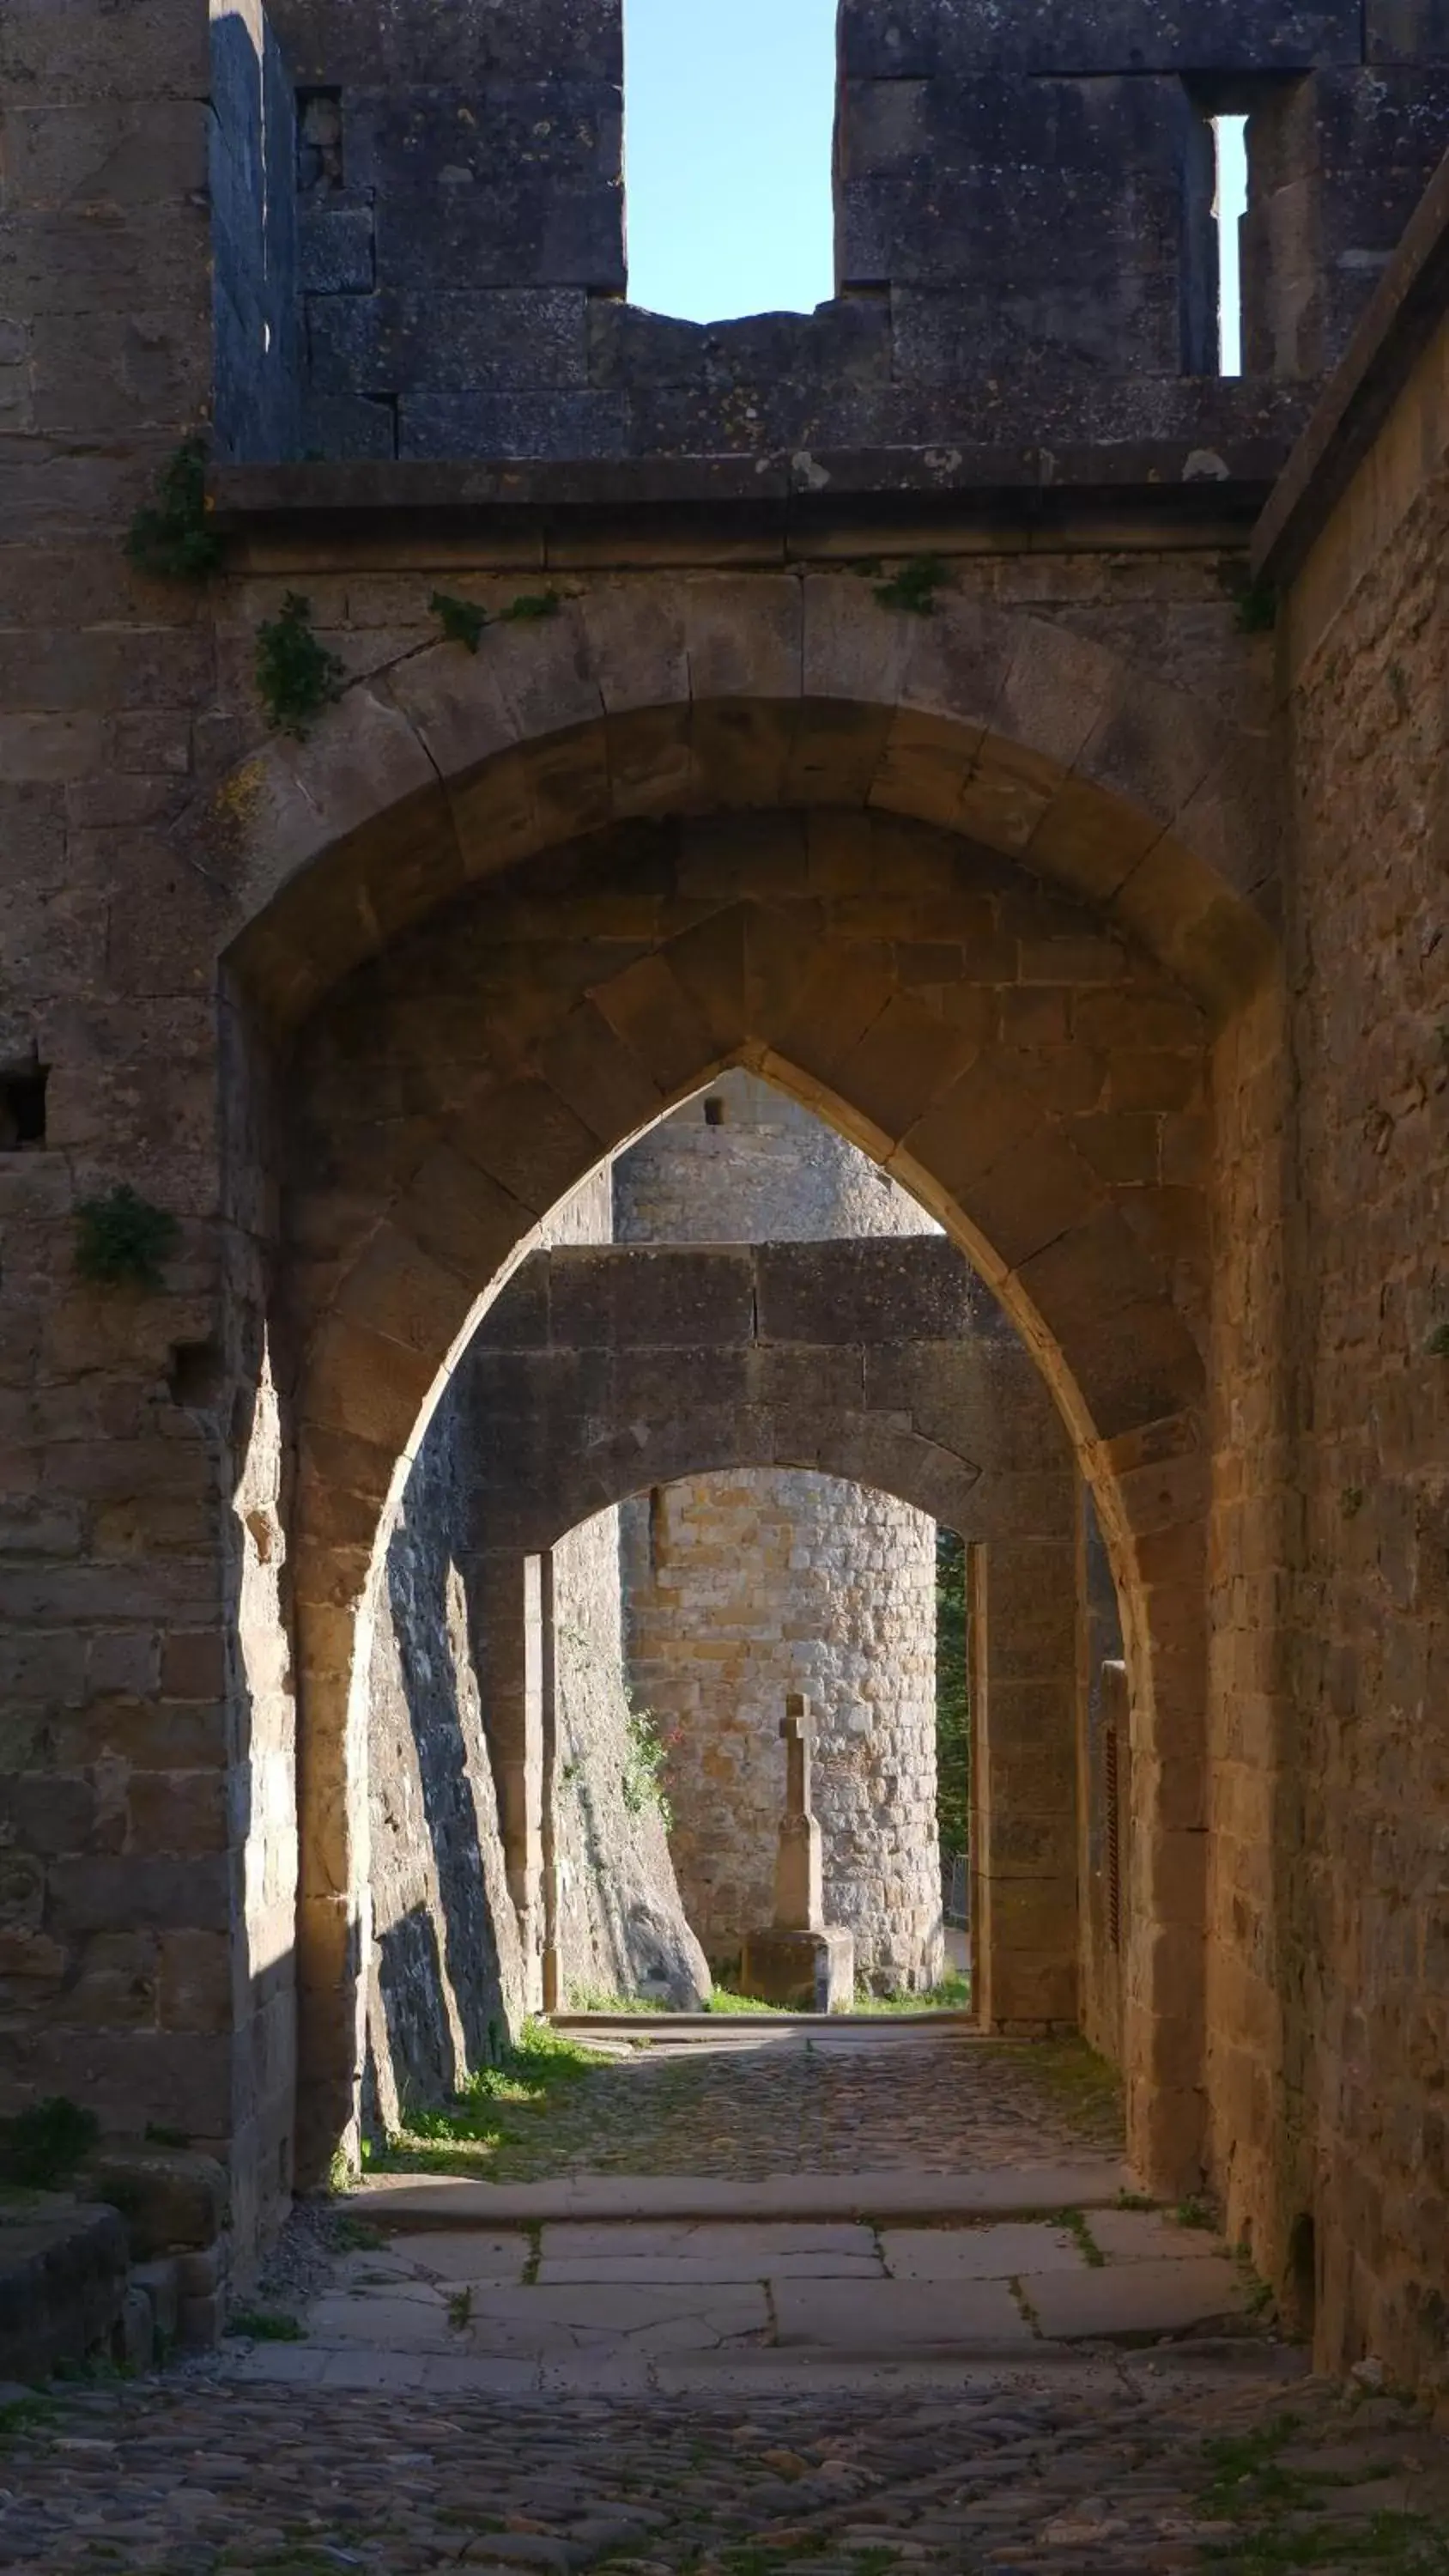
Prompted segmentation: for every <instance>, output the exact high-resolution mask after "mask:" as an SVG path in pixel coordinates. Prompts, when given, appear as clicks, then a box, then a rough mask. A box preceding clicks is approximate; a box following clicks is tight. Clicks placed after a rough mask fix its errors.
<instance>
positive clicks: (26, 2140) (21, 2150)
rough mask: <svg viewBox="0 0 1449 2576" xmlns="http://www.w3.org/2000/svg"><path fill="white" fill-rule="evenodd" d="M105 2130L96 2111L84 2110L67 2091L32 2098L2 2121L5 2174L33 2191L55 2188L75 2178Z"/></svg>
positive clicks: (1, 2172) (0, 2162) (0, 2163)
mask: <svg viewBox="0 0 1449 2576" xmlns="http://www.w3.org/2000/svg"><path fill="white" fill-rule="evenodd" d="M100 2133H101V2125H100V2122H99V2120H98V2119H97V2118H96V2115H95V2113H94V2111H83V2110H82V2109H81V2107H80V2104H79V2103H78V2102H71V2101H68V2100H67V2098H66V2096H65V2095H64V2094H63V2093H57V2094H54V2095H52V2096H51V2098H50V2100H49V2101H46V2102H32V2103H30V2104H29V2106H28V2107H27V2108H26V2109H25V2110H24V2111H19V2112H17V2113H16V2115H15V2118H14V2119H13V2120H6V2121H4V2122H3V2123H0V2176H3V2178H4V2180H5V2181H6V2182H16V2183H20V2184H22V2185H23V2186H24V2187H25V2188H26V2189H27V2190H30V2191H54V2190H56V2189H57V2188H58V2186H59V2185H60V2184H62V2183H67V2182H69V2181H70V2179H71V2177H72V2175H73V2174H74V2172H75V2169H76V2167H77V2165H78V2164H79V2163H80V2161H81V2158H82V2156H85V2155H88V2154H89V2153H90V2150H91V2148H92V2147H93V2146H94V2145H95V2143H96V2140H97V2138H98V2137H99V2136H100Z"/></svg>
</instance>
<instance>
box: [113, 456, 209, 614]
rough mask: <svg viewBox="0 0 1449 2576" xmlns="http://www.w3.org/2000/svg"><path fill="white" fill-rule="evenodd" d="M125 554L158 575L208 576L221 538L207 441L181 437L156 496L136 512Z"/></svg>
mask: <svg viewBox="0 0 1449 2576" xmlns="http://www.w3.org/2000/svg"><path fill="white" fill-rule="evenodd" d="M126 557H127V561H128V562H130V563H133V564H134V565H135V567H136V570H137V571H138V572H146V573H151V574H152V575H153V576H154V577H155V578H156V579H158V580H160V581H205V579H206V577H207V575H208V573H212V572H215V570H216V567H217V565H218V564H219V563H220V561H221V539H220V537H219V536H218V535H217V533H216V530H215V529H214V528H213V527H212V525H211V522H210V519H209V517H208V515H207V500H206V441H205V440H204V439H203V438H202V437H201V436H200V435H199V434H198V435H193V436H192V437H190V438H185V439H183V440H182V442H181V445H180V446H179V447H178V448H177V450H176V452H175V454H174V456H172V457H170V458H169V459H168V461H167V463H166V464H165V465H163V467H162V469H161V472H160V475H159V476H158V478H157V483H156V498H155V500H154V501H147V502H145V503H144V504H143V505H142V507H141V508H140V509H139V510H138V511H137V512H136V515H135V517H134V519H133V520H132V521H131V524H130V527H129V528H128V530H127V532H126Z"/></svg>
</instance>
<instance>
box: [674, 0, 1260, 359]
mask: <svg viewBox="0 0 1449 2576" xmlns="http://www.w3.org/2000/svg"><path fill="white" fill-rule="evenodd" d="M835 16H836V0H625V29H626V36H627V44H628V56H627V64H626V74H625V77H626V89H625V105H626V131H627V137H628V174H629V293H630V297H631V299H632V301H633V302H634V303H635V304H644V305H647V306H648V307H649V308H650V309H651V311H653V312H655V313H673V314H678V315H680V316H681V317H682V318H683V319H684V320H686V321H691V322H725V321H728V320H729V319H730V318H731V317H732V316H733V315H735V314H739V313H768V312H775V311H784V312H800V313H808V312H810V311H811V310H812V309H813V308H814V306H815V305H817V304H820V303H823V302H824V301H825V299H826V297H827V296H829V295H830V294H832V293H833V291H834V281H833V273H832V272H833V264H834V253H833V216H832V209H831V191H830V147H831V129H832V125H833V122H834V113H835ZM1226 126H1227V130H1226V131H1225V132H1223V134H1222V140H1223V143H1224V146H1225V158H1224V165H1223V179H1224V183H1225V194H1226V201H1227V204H1228V206H1229V210H1230V212H1232V213H1234V214H1236V213H1237V212H1238V211H1240V210H1241V205H1242V192H1243V189H1244V187H1245V184H1246V169H1245V165H1244V158H1243V150H1242V126H1241V121H1240V120H1238V119H1229V120H1227V121H1226ZM1224 250H1225V253H1226V254H1227V256H1225V258H1224V263H1223V267H1224V289H1225V311H1224V335H1223V336H1224V359H1225V364H1226V366H1227V368H1228V371H1229V372H1234V373H1235V372H1236V365H1235V359H1236V349H1237V330H1236V314H1237V269H1236V237H1235V232H1234V231H1233V230H1232V229H1231V228H1230V231H1229V235H1228V237H1227V239H1226V240H1225V243H1224Z"/></svg>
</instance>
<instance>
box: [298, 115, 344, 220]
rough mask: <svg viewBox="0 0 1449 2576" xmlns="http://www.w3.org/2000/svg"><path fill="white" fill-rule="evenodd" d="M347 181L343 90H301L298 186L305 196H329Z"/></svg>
mask: <svg viewBox="0 0 1449 2576" xmlns="http://www.w3.org/2000/svg"><path fill="white" fill-rule="evenodd" d="M344 184H345V173H344V170H343V166H342V92H341V90H340V89H299V90H298V92H297V186H298V189H299V191H300V192H301V194H302V195H303V196H304V197H325V196H329V195H330V194H331V192H332V190H333V189H334V188H340V187H342V186H343V185H344Z"/></svg>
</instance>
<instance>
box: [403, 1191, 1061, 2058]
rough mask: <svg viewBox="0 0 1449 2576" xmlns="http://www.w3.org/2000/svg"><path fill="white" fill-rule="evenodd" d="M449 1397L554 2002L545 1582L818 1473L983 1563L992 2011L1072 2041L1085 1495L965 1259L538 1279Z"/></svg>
mask: <svg viewBox="0 0 1449 2576" xmlns="http://www.w3.org/2000/svg"><path fill="white" fill-rule="evenodd" d="M846 1389H849V1390H850V1392H849V1394H848V1395H847V1393H846V1392H845V1391H844V1390H846ZM452 1392H453V1396H454V1399H455V1402H456V1403H457V1405H458V1406H459V1408H460V1409H459V1411H458V1412H456V1413H455V1414H454V1417H453V1442H454V1447H453V1456H454V1459H455V1462H456V1463H455V1466H454V1474H455V1476H456V1478H457V1485H456V1489H455V1490H456V1509H457V1511H458V1516H459V1526H458V1531H457V1535H456V1536H455V1538H454V1542H453V1544H454V1548H455V1551H456V1553H457V1555H458V1558H459V1561H460V1562H461V1564H462V1566H463V1569H464V1578H463V1579H464V1586H465V1589H466V1591H467V1593H468V1595H469V1597H470V1599H471V1600H472V1602H473V1603H474V1604H475V1605H476V1608H475V1615H474V1617H473V1618H472V1619H471V1620H470V1628H471V1630H472V1651H473V1654H474V1656H475V1658H476V1660H477V1664H478V1668H479V1672H480V1678H481V1681H482V1697H483V1702H484V1705H485V1706H486V1710H487V1719H488V1727H487V1733H488V1755H489V1762H490V1765H491V1767H492V1770H493V1773H494V1778H495V1782H496V1788H497V1803H498V1809H499V1813H500V1816H501V1818H502V1819H503V1847H504V1859H505V1862H506V1865H507V1870H508V1877H509V1884H510V1886H512V1887H515V1888H517V1889H518V1890H520V1891H521V1897H520V1903H521V1906H522V1908H523V1910H524V1914H525V1916H526V1918H527V1919H526V1920H525V1922H524V1923H523V1924H522V1925H521V1927H520V1931H521V1943H522V1949H523V1953H524V1956H525V1958H526V1959H529V1960H530V1961H531V1963H532V1966H533V1970H534V1974H535V1978H536V1979H537V1978H538V1977H539V1975H540V1969H541V1963H542V1957H543V1954H544V1953H545V1952H547V1950H548V1949H549V1947H550V1946H551V1945H550V1943H549V1942H548V1941H546V1940H545V1939H544V1938H543V1933H542V1925H543V1922H544V1921H545V1920H546V1919H556V1916H557V1900H556V1896H555V1897H552V1898H551V1896H550V1891H549V1889H548V1887H547V1885H546V1883H545V1882H546V1877H547V1860H546V1855H547V1854H548V1853H549V1851H550V1850H551V1849H552V1848H554V1844H555V1837H554V1834H553V1830H552V1810H553V1801H554V1796H555V1786H556V1784H555V1781H554V1778H553V1772H552V1767H551V1757H550V1755H549V1752H548V1749H547V1748H548V1744H549V1741H550V1738H551V1733H552V1729H551V1725H550V1720H549V1713H548V1709H547V1707H546V1706H545V1705H544V1703H545V1702H546V1701H547V1700H548V1697H549V1689H550V1685H549V1683H548V1681H547V1680H545V1681H544V1682H543V1684H542V1686H541V1685H540V1680H539V1676H540V1675H544V1676H547V1675H548V1674H550V1673H551V1672H552V1671H553V1669H554V1664H555V1659H554V1656H553V1652H552V1647H551V1643H550V1641H549V1639H548V1637H547V1635H546V1634H545V1632H546V1631H547V1630H548V1628H549V1625H550V1620H551V1594H552V1587H551V1586H550V1584H549V1583H548V1582H547V1581H546V1580H542V1581H541V1580H540V1579H539V1575H538V1572H537V1567H538V1566H539V1565H540V1564H544V1565H546V1563H547V1560H548V1559H549V1558H550V1556H551V1554H552V1552H553V1550H554V1549H555V1548H556V1547H557V1546H558V1545H559V1543H560V1541H562V1540H563V1539H564V1538H565V1536H566V1534H567V1533H568V1532H570V1531H571V1530H572V1529H574V1528H575V1526H576V1525H577V1524H579V1523H582V1522H584V1521H587V1520H590V1519H592V1518H593V1516H594V1515H595V1514H597V1513H599V1512H601V1511H608V1510H610V1509H612V1508H613V1507H614V1506H616V1505H617V1504H619V1503H621V1502H623V1501H625V1500H627V1499H629V1498H630V1497H632V1496H635V1495H638V1494H640V1493H643V1492H647V1491H648V1490H649V1489H650V1488H653V1487H660V1486H664V1485H668V1484H671V1483H673V1482H675V1481H676V1480H677V1479H680V1478H691V1477H695V1476H698V1475H701V1474H714V1473H717V1472H718V1471H720V1470H721V1469H747V1470H748V1469H754V1468H760V1467H766V1468H770V1467H800V1468H806V1469H809V1470H811V1471H813V1472H816V1473H821V1474H824V1475H827V1476H831V1477H835V1478H838V1479H840V1480H842V1481H843V1482H845V1483H848V1484H860V1485H863V1486H866V1487H869V1488H871V1489H872V1490H873V1491H875V1492H876V1493H878V1494H889V1495H891V1496H892V1497H893V1498H894V1499H896V1500H897V1501H900V1502H904V1503H906V1504H908V1505H910V1506H911V1507H912V1508H913V1509H915V1510H917V1511H919V1512H922V1513H924V1514H925V1515H926V1516H927V1518H928V1519H931V1520H934V1521H938V1522H942V1523H944V1524H946V1525H947V1526H948V1527H949V1528H950V1529H952V1530H953V1531H954V1532H955V1533H956V1534H957V1535H958V1536H959V1537H960V1538H962V1539H964V1540H965V1541H966V1542H967V1543H968V1545H969V1547H970V1548H971V1550H972V1580H973V1588H974V1592H975V1597H976V1619H975V1630H976V1643H977V1648H978V1652H977V1655H976V1658H975V1666H974V1673H973V1715H974V1734H975V1754H974V1759H973V1765H972V1768H973V1780H974V1791H975V1805H976V1812H977V1821H978V1830H977V1837H976V1850H975V1855H974V1876H975V1916H976V1925H977V1997H976V2000H977V2007H978V2009H979V2011H980V2014H981V2017H982V2019H983V2020H984V2022H985V2023H986V2024H987V2026H988V2027H991V2028H995V2029H1001V2030H1009V2031H1014V2032H1048V2031H1054V2030H1062V2029H1065V2028H1067V2027H1070V2026H1072V2025H1074V2023H1075V2020H1076V2017H1077V2012H1078V1987H1079V1961H1080V1956H1081V1946H1082V1945H1081V1941H1080V1938H1079V1897H1078V1883H1077V1882H1078V1828H1079V1818H1078V1759H1079V1755H1078V1745H1077V1730H1078V1721H1079V1709H1078V1682H1077V1658H1078V1630H1077V1612H1078V1585H1079V1574H1078V1564H1077V1545H1078V1528H1077V1487H1076V1478H1075V1471H1074V1465H1073V1460H1072V1456H1071V1451H1070V1446H1069V1443H1068V1441H1067V1439H1066V1436H1065V1434H1064V1431H1063V1429H1062V1425H1061V1422H1060V1420H1059V1418H1058V1416H1057V1414H1056V1412H1055V1409H1054V1407H1053V1405H1052V1403H1051V1400H1050V1397H1049V1396H1048V1394H1047V1390H1046V1388H1045V1386H1044V1384H1043V1382H1042V1379H1041V1376H1040V1373H1039V1371H1038V1370H1037V1369H1036V1367H1035V1366H1034V1364H1033V1362H1032V1361H1031V1359H1030V1358H1029V1356H1028V1355H1027V1353H1026V1352H1025V1351H1024V1350H1023V1349H1022V1346H1021V1344H1020V1342H1019V1341H1018V1340H1017V1338H1016V1336H1015V1335H1014V1334H1012V1333H1011V1331H1010V1330H1009V1328H1008V1327H1007V1326H1006V1324H1005V1321H1004V1318H1003V1317H1002V1314H1001V1311H1000V1308H999V1307H998V1306H997V1305H996V1303H995V1301H994V1300H993V1299H992V1298H991V1297H990V1295H989V1294H988V1293H987V1291H986V1290H985V1289H984V1288H983V1287H982V1285H981V1282H980V1281H979V1279H977V1278H976V1277H975V1276H974V1275H973V1274H972V1272H971V1271H970V1270H969V1269H968V1267H967V1265H966V1264H965V1263H964V1262H963V1261H962V1260H961V1258H960V1255H959V1254H958V1253H957V1252H955V1251H954V1250H953V1248H952V1246H951V1245H950V1244H948V1243H946V1242H944V1241H943V1240H942V1239H941V1238H940V1237H939V1236H932V1237H925V1238H908V1239H906V1240H905V1241H904V1242H902V1241H899V1240H895V1239H892V1238H881V1239H877V1240H872V1241H862V1242H848V1241H847V1242H815V1243H793V1244H772V1245H764V1246H755V1247H740V1248H735V1249H724V1248H721V1249H715V1250H701V1249H697V1248H696V1249H678V1250H669V1251H664V1250H648V1251H644V1250H639V1249H633V1248H630V1247H627V1246H622V1245H620V1246H612V1247H609V1248H606V1249H577V1248H571V1249H563V1250H551V1251H547V1252H539V1253H535V1254H534V1255H533V1256H532V1258H531V1259H530V1260H529V1261H527V1262H526V1263H525V1264H524V1265H523V1266H522V1268H521V1269H520V1270H519V1271H518V1272H516V1273H515V1276H514V1278H513V1281H512V1283H511V1285H510V1288H509V1290H508V1291H507V1292H506V1293H505V1294H504V1295H503V1296H502V1297H501V1298H500V1299H499V1300H498V1301H497V1303H496V1305H495V1306H494V1307H493V1308H492V1309H490V1312H489V1313H488V1315H486V1316H485V1317H484V1318H483V1320H482V1322H481V1323H480V1325H479V1328H478V1331H477V1333H476V1334H475V1336H474V1338H473V1340H472V1342H471V1343H470V1345H469V1349H468V1351H467V1353H466V1355H465V1357H464V1359H463V1360H462V1361H461V1362H460V1364H459V1369H458V1372H457V1378H456V1381H455V1385H454V1388H453V1390H452ZM697 1928H698V1926H697V1925H696V1929H697ZM540 1993H542V1995H543V1997H544V1999H545V2000H547V1999H548V1995H549V1981H548V1979H547V1976H546V1975H545V1976H544V1977H543V1978H542V1983H541V1985H536V1988H535V1998H534V1999H535V2000H537V1999H538V1995H539V1994H540Z"/></svg>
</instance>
